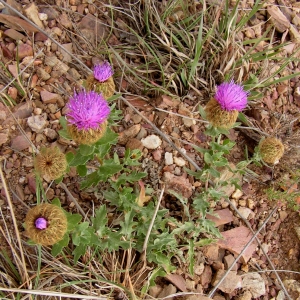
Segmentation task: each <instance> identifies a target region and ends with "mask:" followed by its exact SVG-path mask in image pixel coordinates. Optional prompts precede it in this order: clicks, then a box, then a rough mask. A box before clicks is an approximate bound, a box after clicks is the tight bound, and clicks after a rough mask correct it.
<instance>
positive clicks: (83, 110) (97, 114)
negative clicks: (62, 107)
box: [67, 90, 110, 145]
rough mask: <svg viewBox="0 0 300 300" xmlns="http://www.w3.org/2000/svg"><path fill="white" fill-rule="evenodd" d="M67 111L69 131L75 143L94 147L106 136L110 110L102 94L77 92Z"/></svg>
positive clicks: (71, 99)
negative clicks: (93, 145)
mask: <svg viewBox="0 0 300 300" xmlns="http://www.w3.org/2000/svg"><path fill="white" fill-rule="evenodd" d="M67 109H68V112H67V122H68V126H67V130H68V133H69V134H70V136H71V138H72V139H73V140H74V141H75V142H77V143H79V144H85V145H92V144H94V143H95V142H97V141H98V140H99V139H100V138H101V137H102V136H103V135H104V133H105V130H106V127H107V118H108V115H109V113H110V109H109V106H108V104H107V101H106V100H105V99H104V98H103V97H102V95H101V94H98V93H96V92H93V91H85V90H82V91H80V92H79V93H76V92H75V93H74V95H73V97H72V98H70V101H69V103H68V104H67Z"/></svg>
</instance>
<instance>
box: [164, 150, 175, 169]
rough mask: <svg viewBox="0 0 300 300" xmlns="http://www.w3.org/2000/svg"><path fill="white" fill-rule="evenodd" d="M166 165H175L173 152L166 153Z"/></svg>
mask: <svg viewBox="0 0 300 300" xmlns="http://www.w3.org/2000/svg"><path fill="white" fill-rule="evenodd" d="M165 164H166V165H167V166H169V165H173V154H172V153H171V152H166V153H165Z"/></svg>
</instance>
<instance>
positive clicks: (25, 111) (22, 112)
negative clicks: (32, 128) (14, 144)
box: [13, 102, 32, 119]
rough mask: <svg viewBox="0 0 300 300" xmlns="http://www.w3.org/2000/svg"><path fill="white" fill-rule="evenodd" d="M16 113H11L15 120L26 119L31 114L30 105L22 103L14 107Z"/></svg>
mask: <svg viewBox="0 0 300 300" xmlns="http://www.w3.org/2000/svg"><path fill="white" fill-rule="evenodd" d="M15 109H16V111H15V112H14V113H13V115H14V116H15V118H16V119H26V118H28V117H30V116H31V114H32V105H31V104H30V103H29V102H27V103H22V104H21V105H18V106H16V107H15Z"/></svg>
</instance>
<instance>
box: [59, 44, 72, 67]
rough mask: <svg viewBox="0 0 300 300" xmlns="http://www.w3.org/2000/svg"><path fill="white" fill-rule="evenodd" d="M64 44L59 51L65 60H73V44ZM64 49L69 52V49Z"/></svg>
mask: <svg viewBox="0 0 300 300" xmlns="http://www.w3.org/2000/svg"><path fill="white" fill-rule="evenodd" d="M62 46H63V48H59V51H60V52H61V54H62V55H63V61H64V62H71V61H72V56H71V55H70V54H69V53H72V51H73V44H72V43H68V44H63V45H62ZM64 49H66V50H67V51H68V52H69V53H68V52H67V51H65V50H64Z"/></svg>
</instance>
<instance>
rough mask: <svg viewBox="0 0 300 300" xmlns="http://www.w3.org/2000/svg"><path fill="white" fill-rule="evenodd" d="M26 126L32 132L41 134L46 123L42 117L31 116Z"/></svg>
mask: <svg viewBox="0 0 300 300" xmlns="http://www.w3.org/2000/svg"><path fill="white" fill-rule="evenodd" d="M27 124H28V126H29V127H30V128H31V130H32V131H34V132H37V133H41V132H43V129H44V128H45V126H46V124H47V121H46V120H45V119H44V117H43V116H41V115H37V116H32V117H29V118H28V119H27Z"/></svg>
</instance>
